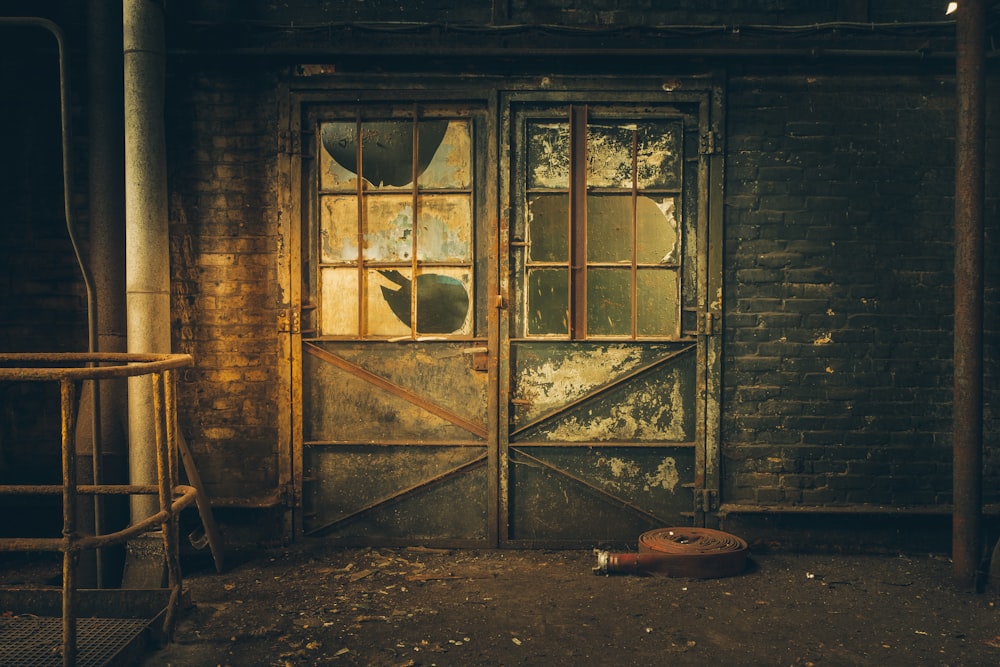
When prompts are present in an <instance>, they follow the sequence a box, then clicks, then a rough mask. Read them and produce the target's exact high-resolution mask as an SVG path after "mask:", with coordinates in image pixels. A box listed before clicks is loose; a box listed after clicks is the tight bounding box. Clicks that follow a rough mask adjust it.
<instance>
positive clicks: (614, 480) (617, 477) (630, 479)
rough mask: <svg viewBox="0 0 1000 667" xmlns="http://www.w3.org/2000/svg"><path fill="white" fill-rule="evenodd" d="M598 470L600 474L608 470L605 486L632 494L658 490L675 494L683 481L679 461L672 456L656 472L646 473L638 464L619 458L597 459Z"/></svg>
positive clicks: (662, 462)
mask: <svg viewBox="0 0 1000 667" xmlns="http://www.w3.org/2000/svg"><path fill="white" fill-rule="evenodd" d="M597 468H598V470H599V471H600V472H604V471H605V470H606V471H607V474H610V477H605V478H604V480H603V481H604V484H605V486H607V487H614V488H617V489H619V490H623V491H629V492H631V493H635V492H638V491H640V490H641V491H643V492H650V491H655V490H658V489H664V490H667V491H670V492H671V493H674V491H675V489H676V488H677V485H678V484H679V483H680V481H681V478H680V473H679V472H678V470H677V461H676V460H675V459H674V458H673V457H672V456H667V457H665V458H664V459H663V460H662V461H661V462H660V465H659V466H658V467H657V469H656V471H655V472H644V471H643V468H642V467H641V466H640V465H639V464H638V463H637V462H635V461H626V460H625V459H623V458H620V457H617V456H612V457H601V458H599V459H597Z"/></svg>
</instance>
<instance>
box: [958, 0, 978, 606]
mask: <svg viewBox="0 0 1000 667" xmlns="http://www.w3.org/2000/svg"><path fill="white" fill-rule="evenodd" d="M956 18H957V22H958V23H957V35H956V37H957V53H956V64H955V65H956V66H955V75H956V76H955V78H956V87H957V92H956V97H957V100H956V115H957V126H956V134H955V325H954V327H955V341H954V342H955V350H954V355H955V360H954V365H955V380H954V393H953V398H952V403H953V406H952V410H953V425H952V429H953V439H954V444H953V452H952V455H953V466H954V468H953V485H954V488H953V493H954V515H953V518H952V577H953V579H954V581H955V584H956V585H957V586H959V587H961V588H966V589H973V588H975V586H976V570H977V569H978V566H979V562H980V559H981V556H982V554H981V553H980V551H981V543H982V460H983V236H984V235H983V206H984V200H983V195H984V159H985V140H984V139H985V130H984V128H985V117H986V113H985V108H986V107H985V74H984V69H985V68H984V57H985V56H984V43H985V28H984V25H985V9H984V4H983V0H963V1H962V3H961V5H960V7H959V9H958V12H957V17H956Z"/></svg>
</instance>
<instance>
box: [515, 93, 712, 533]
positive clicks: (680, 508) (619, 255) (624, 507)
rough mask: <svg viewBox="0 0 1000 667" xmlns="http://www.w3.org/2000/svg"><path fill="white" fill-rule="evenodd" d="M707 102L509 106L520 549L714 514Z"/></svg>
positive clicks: (699, 519) (683, 522) (682, 522)
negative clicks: (710, 511)
mask: <svg viewBox="0 0 1000 667" xmlns="http://www.w3.org/2000/svg"><path fill="white" fill-rule="evenodd" d="M709 108H710V107H709V105H708V104H706V103H705V101H704V100H700V101H696V100H691V101H690V102H688V103H686V104H685V103H684V102H683V101H679V102H678V103H675V104H660V105H656V104H641V103H634V104H611V103H607V102H604V103H594V102H591V103H589V104H588V103H587V100H586V99H583V100H581V101H578V102H575V103H573V104H572V105H567V104H565V103H560V104H553V103H531V102H525V101H522V102H518V101H516V100H515V101H512V102H511V113H510V114H509V118H510V123H509V126H508V127H507V128H506V132H507V134H508V136H510V137H511V160H512V162H513V164H514V169H513V170H512V171H511V174H512V177H511V180H510V182H509V183H508V184H507V186H506V187H505V191H506V192H507V196H509V197H510V201H511V215H510V222H509V230H505V234H504V236H505V238H506V240H507V245H508V247H509V251H510V253H509V254H510V261H509V265H508V272H507V273H506V274H505V276H504V277H503V278H502V282H503V283H504V285H505V286H506V287H507V288H508V291H509V295H510V299H509V301H510V307H509V310H508V314H507V315H506V316H505V317H504V318H502V322H501V331H502V341H501V345H502V349H504V350H506V355H505V359H504V364H503V365H502V367H501V382H502V386H501V396H502V397H503V399H504V401H503V405H504V406H505V414H504V418H503V419H502V420H501V421H502V424H503V425H504V433H503V435H502V438H501V447H502V451H501V456H500V472H501V482H500V486H501V494H502V498H503V499H504V505H503V508H502V510H503V511H502V516H503V517H504V525H503V526H502V528H501V531H502V534H503V535H504V541H505V542H506V543H509V544H513V545H521V546H559V545H593V544H594V543H596V542H626V543H634V541H635V538H636V537H637V536H638V535H639V534H640V533H641V532H643V531H645V530H648V529H650V528H653V527H659V526H663V525H690V524H691V523H692V522H698V523H701V522H703V521H704V518H705V517H704V514H703V513H704V511H706V510H708V509H710V504H709V503H706V502H705V501H706V499H710V498H711V493H710V490H711V488H712V486H713V484H714V483H716V482H717V479H713V477H714V476H715V475H716V473H715V470H714V466H713V465H712V464H711V462H710V461H709V457H710V456H711V454H710V453H709V452H708V451H707V448H706V436H707V433H708V426H707V422H706V416H707V415H708V414H709V412H710V408H709V403H708V401H707V399H708V394H709V393H710V391H715V390H716V389H717V388H716V387H711V386H710V380H709V374H708V368H709V352H710V347H709V337H710V336H711V335H712V333H713V332H712V331H711V330H710V329H709V330H706V322H707V323H709V325H710V324H711V322H712V310H711V309H710V308H709V304H708V298H707V297H708V286H709V280H708V271H709V266H708V265H709V261H708V256H709V252H708V245H707V228H708V218H709V215H708V201H707V197H708V193H707V190H708V189H709V188H708V183H709V166H710V164H709V157H710V155H711V154H712V150H711V149H712V146H711V145H710V144H711V143H712V142H711V141H709V139H711V137H712V136H714V135H713V134H712V132H711V128H710V125H709V122H708V120H709V119H708V111H709ZM713 363H714V362H713ZM715 488H717V487H715ZM706 490H708V491H709V492H706Z"/></svg>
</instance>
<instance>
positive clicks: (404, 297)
mask: <svg viewBox="0 0 1000 667" xmlns="http://www.w3.org/2000/svg"><path fill="white" fill-rule="evenodd" d="M540 95H541V94H539V93H530V92H522V93H510V94H503V95H496V94H494V93H491V94H489V95H486V96H484V99H488V100H491V101H490V102H484V103H483V104H482V105H473V104H430V103H420V104H416V105H415V104H412V103H410V104H407V105H396V104H389V103H385V104H368V105H366V104H357V103H353V104H343V105H339V104H333V103H331V102H330V98H329V95H327V96H325V97H324V95H323V94H321V93H316V94H315V96H314V97H310V96H308V95H302V96H300V97H299V98H298V99H297V100H296V102H294V103H293V104H292V105H291V106H292V107H293V108H292V109H290V110H289V111H288V116H289V118H291V119H292V121H290V123H289V127H290V128H291V129H290V137H289V139H288V142H289V144H291V145H292V146H290V148H289V150H288V154H289V156H290V157H288V164H289V165H290V166H289V167H288V174H289V182H288V183H287V188H288V190H289V192H290V193H292V194H290V195H289V198H290V199H291V200H297V201H299V202H300V203H299V205H298V207H296V206H294V205H292V204H290V205H289V206H288V210H289V211H291V212H292V213H291V214H290V215H291V216H292V218H293V219H298V218H301V220H302V226H301V229H298V230H291V231H288V232H287V233H286V234H285V235H284V236H283V238H284V239H285V240H286V241H288V242H289V243H290V245H293V246H296V247H299V248H301V252H299V253H297V254H295V253H293V254H295V257H294V259H292V260H291V261H290V262H289V266H290V275H291V276H292V277H291V279H290V280H289V284H288V288H287V291H288V292H289V293H290V294H291V295H292V298H291V299H290V301H291V302H292V304H293V308H291V309H290V313H291V315H290V317H292V318H294V313H295V312H296V311H297V310H298V309H297V308H296V307H295V305H294V304H297V303H301V325H299V324H298V323H297V322H290V323H289V322H286V323H285V326H286V327H287V328H288V330H290V331H291V332H293V333H292V334H291V335H290V336H289V339H288V340H289V341H290V342H289V355H290V358H291V359H292V366H291V371H290V381H289V386H290V392H289V397H288V404H289V409H290V413H291V414H292V417H291V422H292V423H291V425H290V428H289V433H290V440H291V441H292V442H293V445H294V446H293V448H292V449H293V455H294V462H293V464H292V466H291V467H292V469H293V470H292V472H291V475H290V476H291V477H292V479H293V480H294V485H293V487H294V492H295V495H296V497H298V498H300V503H301V512H299V513H298V514H297V517H298V519H297V521H296V522H295V524H296V527H297V530H298V532H299V533H300V534H306V535H317V536H324V537H328V538H331V539H332V540H334V541H338V542H341V543H350V544H385V545H393V544H412V543H414V542H419V543H423V544H438V545H442V546H444V545H448V546H462V545H470V546H497V545H499V546H504V545H512V546H589V545H594V544H596V543H604V542H622V543H632V542H634V540H635V538H636V536H637V535H638V534H639V533H640V532H642V531H644V530H646V529H648V528H651V527H656V526H662V525H665V524H680V523H683V524H691V523H695V524H697V525H701V524H703V523H704V522H705V521H706V520H707V517H708V516H709V514H708V513H709V512H710V511H711V509H712V508H713V505H712V503H713V502H714V497H715V496H714V494H715V490H717V489H718V468H717V466H716V465H715V461H716V460H717V438H718V433H717V430H716V428H715V426H714V425H713V424H714V423H715V421H716V420H717V415H718V402H717V401H718V399H717V397H718V380H717V375H718V358H719V357H718V348H719V341H718V336H717V335H716V331H715V327H714V325H713V322H714V318H715V317H717V315H718V313H719V312H720V309H721V303H720V299H719V296H718V295H720V294H721V291H720V289H719V286H720V283H719V275H720V273H721V271H720V267H719V265H720V254H719V246H718V244H717V243H715V244H714V245H713V244H711V243H710V242H709V236H710V233H709V232H710V230H713V229H717V228H718V226H719V220H720V217H719V212H720V211H721V209H720V208H719V207H718V206H713V205H712V202H713V198H716V197H717V194H718V193H719V192H720V191H721V180H720V179H721V169H719V168H718V166H719V165H718V164H715V166H714V167H713V164H714V162H713V161H717V160H719V159H720V158H719V155H718V154H717V153H716V152H715V144H716V139H717V137H718V132H717V128H718V127H719V126H720V125H721V119H720V117H719V113H718V109H720V108H721V104H720V103H719V99H718V97H717V96H715V95H714V93H713V92H712V90H711V89H706V88H704V87H702V88H700V89H699V90H698V91H693V92H689V93H680V94H670V95H660V94H658V95H655V96H654V97H655V98H656V99H657V100H661V101H657V102H655V103H653V102H649V101H645V100H643V99H636V100H624V101H622V100H621V99H619V100H616V101H608V100H607V99H593V98H592V97H590V96H586V95H584V94H582V93H572V94H570V93H566V92H565V91H564V92H563V93H562V94H555V93H550V94H547V96H546V97H545V98H544V99H543V98H542V97H541V96H540ZM643 95H644V96H645V97H649V96H650V94H649V93H645V94H643ZM643 95H640V96H639V97H640V98H641V97H643ZM385 97H388V95H387V96H385ZM662 100H666V101H662ZM296 105H297V106H296ZM298 144H301V145H298ZM297 174H298V175H301V181H299V180H298V177H297V176H296V175H297ZM296 193H301V194H296ZM499 212H502V213H501V214H499V215H498V213H499ZM717 237H718V235H717V234H715V235H714V238H717ZM297 276H301V285H299V284H296V280H298V278H297ZM710 294H714V295H716V296H715V297H713V298H712V299H710V298H709V295H710Z"/></svg>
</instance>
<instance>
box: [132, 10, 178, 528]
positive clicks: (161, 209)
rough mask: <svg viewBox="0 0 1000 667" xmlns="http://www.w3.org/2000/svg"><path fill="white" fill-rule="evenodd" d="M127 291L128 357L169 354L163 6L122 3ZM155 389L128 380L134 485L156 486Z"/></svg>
mask: <svg viewBox="0 0 1000 667" xmlns="http://www.w3.org/2000/svg"><path fill="white" fill-rule="evenodd" d="M122 24H123V53H124V72H125V105H124V109H125V248H126V252H125V256H126V261H125V283H126V318H127V333H128V351H129V352H134V353H164V352H169V351H170V265H169V245H168V227H167V176H166V173H167V167H166V155H165V153H166V138H165V129H164V118H163V113H164V87H165V83H164V79H165V74H164V69H165V59H166V57H165V44H164V42H165V39H164V27H163V25H164V18H163V8H162V5H161V3H159V2H155V1H154V0H124V3H123V10H122ZM151 391H152V388H151V386H150V384H149V382H148V381H147V380H146V379H145V378H131V379H130V380H129V396H128V408H129V470H130V478H131V481H132V483H133V484H154V483H156V478H157V475H156V453H155V448H154V442H155V434H154V433H153V425H154V422H155V415H154V414H153V410H152V403H153V401H152V396H151ZM157 510H158V508H157V503H156V500H155V498H152V497H149V496H136V497H134V498H133V500H132V520H133V521H136V520H137V519H140V518H142V517H145V516H150V515H152V514H155V513H156V511H157Z"/></svg>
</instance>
